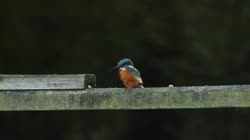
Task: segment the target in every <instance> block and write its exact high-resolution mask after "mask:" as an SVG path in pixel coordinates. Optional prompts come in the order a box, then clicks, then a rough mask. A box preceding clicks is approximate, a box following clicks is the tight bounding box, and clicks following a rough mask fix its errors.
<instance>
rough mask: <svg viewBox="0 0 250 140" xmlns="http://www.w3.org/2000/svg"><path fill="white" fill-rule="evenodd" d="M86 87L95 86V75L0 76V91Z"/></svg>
mask: <svg viewBox="0 0 250 140" xmlns="http://www.w3.org/2000/svg"><path fill="white" fill-rule="evenodd" d="M88 85H91V86H92V87H93V86H95V75H93V74H67V75H0V90H29V89H31V90H39V89H46V90H48V89H85V88H87V87H88Z"/></svg>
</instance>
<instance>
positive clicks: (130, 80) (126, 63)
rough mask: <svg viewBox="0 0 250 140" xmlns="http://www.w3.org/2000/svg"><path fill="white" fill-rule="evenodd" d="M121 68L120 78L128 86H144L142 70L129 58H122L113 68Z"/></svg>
mask: <svg viewBox="0 0 250 140" xmlns="http://www.w3.org/2000/svg"><path fill="white" fill-rule="evenodd" d="M116 69H119V78H120V80H121V81H122V83H123V84H124V85H125V86H126V88H129V89H130V88H143V81H142V78H141V74H140V72H139V71H138V70H137V69H136V68H135V67H134V64H133V62H132V61H131V60H130V59H129V58H124V59H122V60H120V61H119V62H118V64H117V66H116V67H114V68H113V70H116Z"/></svg>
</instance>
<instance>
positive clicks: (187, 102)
mask: <svg viewBox="0 0 250 140" xmlns="http://www.w3.org/2000/svg"><path fill="white" fill-rule="evenodd" d="M241 107H250V86H249V85H239V86H201V87H172V88H168V87H166V88H143V89H131V90H126V89H124V88H92V89H86V90H28V91H25V90H22V91H0V110H2V111H17V110H25V111H27V110H124V109H125V110H137V109H187V108H192V109H194V108H195V109H202V108H241Z"/></svg>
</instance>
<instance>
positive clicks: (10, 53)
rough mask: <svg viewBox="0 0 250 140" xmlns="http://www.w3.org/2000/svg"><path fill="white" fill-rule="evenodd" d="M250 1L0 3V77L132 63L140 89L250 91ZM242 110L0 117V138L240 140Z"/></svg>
mask: <svg viewBox="0 0 250 140" xmlns="http://www.w3.org/2000/svg"><path fill="white" fill-rule="evenodd" d="M249 25H250V1H247V0H220V1H217V0H188V1H186V0H144V1H142V0H126V1H122V0H106V1H97V0H91V1H90V0H61V1H59V0H51V1H49V0H37V1H32V0H22V1H19V0H8V1H1V2H0V31H1V40H0V51H1V55H0V73H4V74H10V73H11V74H13V73H19V74H31V73H32V74H47V73H58V74H60V73H94V74H96V75H97V85H98V87H121V86H122V84H121V83H120V81H119V80H118V78H117V74H116V73H113V72H111V68H112V67H113V66H114V65H116V63H117V61H118V60H119V59H121V58H124V57H129V58H131V59H132V60H134V63H135V65H136V67H137V68H138V69H139V70H140V71H141V73H142V77H143V79H144V83H145V86H146V87H157V86H168V85H169V84H174V85H176V86H194V85H224V84H249V82H250V73H249V71H250V61H249V60H250V47H249V45H250V36H249V33H250V26H249ZM249 116H250V112H249V110H248V109H243V110H239V111H236V110H225V109H220V110H204V111H201V110H189V111H182V110H177V111H174V110H169V111H163V110H161V111H136V112H134V111H76V112H16V113H15V112H2V113H1V114H0V118H1V121H2V122H1V133H2V134H1V135H0V137H3V138H4V139H7V138H9V139H11V138H12V139H17V138H18V139H21V138H23V139H29V138H30V139H38V140H39V139H63V140H80V139H81V140H85V139H86V140H99V139H124V140H125V139H158V140H161V139H188V140H189V139H192V140H196V139H204V140H206V139H220V140H221V139H227V140H228V139H232V140H233V139H249V137H250V135H249V134H248V130H249V124H248V123H247V122H248V121H247V118H249Z"/></svg>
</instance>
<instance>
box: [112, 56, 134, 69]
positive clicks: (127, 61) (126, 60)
mask: <svg viewBox="0 0 250 140" xmlns="http://www.w3.org/2000/svg"><path fill="white" fill-rule="evenodd" d="M128 65H131V66H134V65H133V62H132V61H131V60H130V59H129V58H124V59H122V60H120V61H119V62H118V64H117V65H116V67H114V68H113V70H116V69H119V68H120V67H123V66H128Z"/></svg>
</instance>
